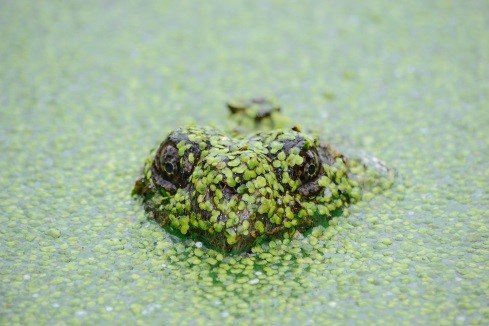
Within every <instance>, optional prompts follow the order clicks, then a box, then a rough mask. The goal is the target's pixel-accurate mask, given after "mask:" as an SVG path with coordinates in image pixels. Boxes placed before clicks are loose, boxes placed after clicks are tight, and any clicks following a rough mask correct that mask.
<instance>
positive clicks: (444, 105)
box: [0, 0, 489, 324]
mask: <svg viewBox="0 0 489 326" xmlns="http://www.w3.org/2000/svg"><path fill="white" fill-rule="evenodd" d="M0 8H1V10H0V35H1V39H2V42H1V45H0V57H1V63H0V76H1V79H0V83H1V88H0V89H1V91H0V101H1V102H0V103H1V104H0V153H1V155H0V156H1V159H0V189H1V191H0V225H1V226H0V322H1V323H6V324H16V323H22V324H25V323H29V324H33V323H36V324H37V323H42V324H46V323H53V322H57V323H60V324H63V323H107V322H109V323H121V322H122V323H135V322H139V323H157V322H162V321H165V322H172V323H199V322H202V323H206V322H213V323H221V322H223V323H229V324H234V323H250V322H256V323H258V324H263V323H276V324H278V323H291V324H292V323H301V324H302V323H306V324H307V323H314V322H316V323H326V322H332V323H355V322H369V323H381V322H386V323H398V322H404V323H418V324H424V323H437V324H440V323H441V324H454V323H455V324H487V323H488V322H489V309H488V306H489V301H488V292H489V282H488V280H489V272H488V260H489V245H488V244H489V241H488V235H489V232H488V222H487V221H488V218H487V217H488V215H487V211H488V208H489V192H488V189H489V187H488V185H489V163H488V162H489V160H488V159H489V158H488V153H489V141H488V140H489V128H488V125H489V111H488V108H487V101H488V95H489V81H488V78H487V76H488V75H489V42H488V39H487V33H485V31H487V27H488V21H487V17H488V13H489V6H488V3H487V2H486V1H465V2H456V1H448V0H446V1H402V2H391V1H380V0H379V1H369V2H368V3H358V2H356V1H350V0H348V1H341V2H334V3H329V2H310V3H307V4H306V3H304V2H299V1H288V2H279V1H270V2H260V3H258V2H256V3H255V2H253V3H251V2H249V1H235V2H232V3H228V2H226V4H225V5H224V4H223V3H222V2H219V1H204V2H199V3H196V2H193V3H192V4H190V3H184V2H178V1H166V2H164V3H160V2H156V1H155V2H152V1H132V2H124V3H117V2H105V3H90V2H59V3H37V2H36V3H34V2H29V1H10V2H3V3H2V4H0ZM262 94H264V95H273V96H275V97H276V98H277V99H278V100H279V101H280V102H281V103H282V105H283V107H284V111H285V113H286V114H287V115H289V116H290V117H291V118H292V119H293V121H296V122H297V123H298V124H300V125H302V126H303V127H305V128H309V129H312V130H320V132H321V136H322V137H323V138H325V139H330V140H331V141H332V142H333V143H335V144H336V145H337V146H338V147H339V148H340V149H342V150H344V151H346V152H348V151H350V152H352V153H353V155H359V156H361V155H367V154H368V155H373V156H376V157H379V158H381V159H382V160H384V161H385V162H386V163H387V164H388V165H389V166H391V167H394V168H395V169H396V170H397V173H398V178H397V180H396V184H395V185H394V187H393V188H392V189H391V190H390V191H388V192H386V193H384V194H383V195H380V196H376V197H375V198H373V199H372V200H369V201H362V202H360V203H359V204H356V205H354V206H351V207H350V209H349V210H348V211H347V212H345V214H344V215H343V216H340V217H337V218H334V219H333V220H332V221H331V223H330V226H329V227H328V228H323V227H317V228H314V229H313V230H312V232H311V234H309V235H307V236H305V237H303V238H297V239H294V240H292V241H281V240H279V241H273V242H271V243H270V244H268V245H266V246H263V247H260V248H255V250H254V252H253V253H252V254H251V255H234V256H227V255H223V254H220V253H218V252H215V251H212V250H207V249H206V248H205V247H202V245H201V244H200V243H198V242H192V241H188V242H182V241H181V240H178V239H174V238H172V237H171V236H170V235H168V234H167V233H166V232H165V231H164V230H163V229H161V228H160V227H159V226H158V225H157V224H156V223H154V222H153V221H151V220H149V219H148V217H147V216H146V215H145V213H144V210H143V207H142V206H141V205H140V203H138V202H136V201H134V200H133V199H132V198H131V196H130V192H131V189H132V186H133V183H134V180H135V179H136V177H137V175H138V173H139V170H140V168H141V166H142V161H143V160H144V157H145V156H146V155H147V153H148V151H149V149H150V148H151V147H153V146H154V145H155V144H156V143H157V142H158V141H159V140H161V139H163V138H164V137H165V136H166V134H167V133H168V131H169V130H171V129H173V128H174V127H175V126H184V125H186V124H188V123H192V122H197V123H199V124H203V125H207V124H212V125H216V126H220V125H222V124H223V122H222V121H223V120H224V117H225V109H224V102H225V101H226V100H228V99H229V98H231V97H233V96H237V95H238V96H244V97H247V96H255V95H262ZM365 153H367V154H365Z"/></svg>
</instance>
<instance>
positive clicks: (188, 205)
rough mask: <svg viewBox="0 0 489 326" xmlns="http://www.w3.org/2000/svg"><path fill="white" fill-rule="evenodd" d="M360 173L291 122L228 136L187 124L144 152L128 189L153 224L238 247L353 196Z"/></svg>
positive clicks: (331, 210) (299, 226)
mask: <svg viewBox="0 0 489 326" xmlns="http://www.w3.org/2000/svg"><path fill="white" fill-rule="evenodd" d="M274 110H275V109H274ZM231 112H233V111H231ZM236 112H238V111H236V110H235V111H234V112H233V113H236ZM260 114H262V115H263V113H260ZM270 116H271V115H270ZM255 121H258V122H259V120H256V119H255ZM365 175H367V169H366V167H365V166H364V165H363V164H361V163H359V162H358V161H350V160H347V159H346V158H345V157H344V156H343V155H342V154H340V153H339V152H337V151H336V150H334V149H333V148H332V147H330V146H328V145H324V144H321V143H320V141H319V139H318V138H317V137H316V136H313V135H310V134H308V133H304V132H301V131H300V130H299V129H298V128H293V129H277V130H269V131H261V132H257V133H253V134H250V135H237V136H234V137H233V136H230V134H227V133H224V132H222V131H220V130H217V129H214V128H210V127H188V128H179V129H176V130H174V131H173V132H171V133H170V135H169V136H168V137H167V138H166V139H165V140H164V141H163V142H162V143H161V145H160V146H159V147H158V148H157V149H155V150H153V151H152V152H151V154H150V155H149V157H148V158H147V160H146V163H145V166H144V173H143V176H142V177H141V178H140V179H138V181H137V182H136V185H135V188H134V193H136V194H138V195H141V196H142V198H143V202H144V204H145V207H146V209H147V211H149V212H150V213H151V214H153V217H154V218H155V219H156V220H157V221H158V222H159V223H160V224H162V225H164V226H166V227H168V228H170V229H171V230H174V231H176V232H178V233H181V234H183V235H191V236H193V237H198V238H200V239H202V240H203V241H205V242H206V243H207V244H209V245H211V246H213V247H216V248H219V249H222V250H225V251H233V252H240V251H245V250H248V249H249V248H250V247H252V246H253V245H254V244H256V243H257V242H259V241H262V240H266V239H269V238H271V237H276V236H280V235H284V234H288V235H289V236H292V235H293V234H294V233H295V232H300V231H303V230H305V229H307V228H309V227H311V226H314V225H317V224H319V223H321V222H322V221H327V220H328V218H330V217H331V216H333V215H335V214H339V213H340V212H341V210H342V209H343V208H345V207H346V206H347V205H349V204H350V203H352V202H355V201H357V200H359V199H360V197H361V190H362V189H361V185H362V184H365V180H367V178H365Z"/></svg>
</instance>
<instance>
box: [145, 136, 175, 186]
mask: <svg viewBox="0 0 489 326" xmlns="http://www.w3.org/2000/svg"><path fill="white" fill-rule="evenodd" d="M180 170H181V168H180V157H179V156H178V149H177V148H176V147H175V145H174V144H173V143H172V142H169V141H167V142H164V143H162V144H161V145H160V148H158V151H157V152H156V156H155V158H154V161H153V174H152V176H153V181H154V182H155V183H156V184H157V185H158V186H160V187H162V188H164V189H165V190H166V191H168V192H170V193H174V192H175V191H176V190H177V188H179V187H181V183H182V180H181V173H180Z"/></svg>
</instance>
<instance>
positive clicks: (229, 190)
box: [217, 182, 238, 199]
mask: <svg viewBox="0 0 489 326" xmlns="http://www.w3.org/2000/svg"><path fill="white" fill-rule="evenodd" d="M237 186H238V185H236V186H235V187H231V186H230V185H228V184H227V183H226V182H220V183H219V184H218V185H217V187H218V189H219V190H221V192H222V194H223V195H224V197H225V198H226V199H229V198H231V197H232V196H234V195H236V194H237V193H238V191H237Z"/></svg>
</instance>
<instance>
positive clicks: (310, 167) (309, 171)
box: [300, 150, 321, 183]
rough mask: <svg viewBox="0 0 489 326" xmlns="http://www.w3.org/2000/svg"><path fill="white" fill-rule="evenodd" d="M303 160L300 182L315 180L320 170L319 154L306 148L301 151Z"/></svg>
mask: <svg viewBox="0 0 489 326" xmlns="http://www.w3.org/2000/svg"><path fill="white" fill-rule="evenodd" d="M301 156H302V158H303V159H304V162H303V163H302V167H301V170H302V171H301V172H300V179H301V181H302V182H304V183H305V182H309V181H312V180H315V179H316V178H317V176H318V174H319V172H320V170H321V162H320V159H319V155H318V153H317V151H315V150H307V151H305V152H303V153H301Z"/></svg>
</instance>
